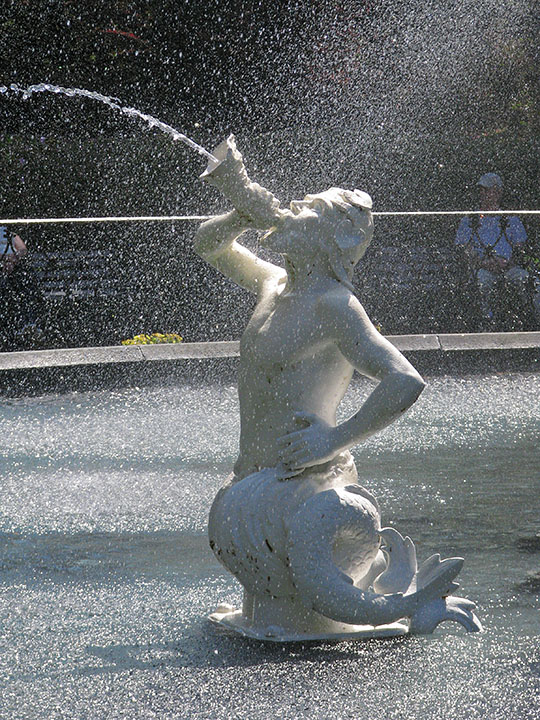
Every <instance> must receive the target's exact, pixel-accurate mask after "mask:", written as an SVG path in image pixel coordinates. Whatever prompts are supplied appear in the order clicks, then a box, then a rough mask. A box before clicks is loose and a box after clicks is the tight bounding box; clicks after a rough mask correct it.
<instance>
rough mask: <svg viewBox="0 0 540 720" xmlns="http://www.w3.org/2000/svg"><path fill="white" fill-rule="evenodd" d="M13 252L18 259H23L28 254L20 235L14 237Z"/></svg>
mask: <svg viewBox="0 0 540 720" xmlns="http://www.w3.org/2000/svg"><path fill="white" fill-rule="evenodd" d="M13 250H14V251H15V255H16V256H17V258H18V259H21V258H23V257H24V256H25V255H26V253H27V252H28V250H27V249H26V245H25V243H24V240H22V239H21V238H20V237H19V235H14V236H13Z"/></svg>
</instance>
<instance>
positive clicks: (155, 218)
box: [0, 210, 540, 225]
mask: <svg viewBox="0 0 540 720" xmlns="http://www.w3.org/2000/svg"><path fill="white" fill-rule="evenodd" d="M373 215H375V216H378V217H381V216H387V217H388V216H392V215H395V216H408V215H411V216H414V215H540V210H403V211H401V210H398V211H395V210H393V211H386V212H385V211H380V212H374V213H373ZM212 217H216V216H215V215H125V216H119V217H115V216H105V217H63V218H5V219H0V225H37V224H44V225H46V224H53V223H98V222H175V221H177V220H178V221H186V220H193V221H197V222H201V221H202V220H209V219H210V218H212Z"/></svg>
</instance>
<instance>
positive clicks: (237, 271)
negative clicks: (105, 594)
mask: <svg viewBox="0 0 540 720" xmlns="http://www.w3.org/2000/svg"><path fill="white" fill-rule="evenodd" d="M249 227H250V223H249V221H248V220H246V218H245V217H243V216H241V215H240V214H239V213H238V212H237V211H236V210H232V211H231V212H229V213H226V214H225V215H218V216H217V217H214V218H211V219H210V220H207V221H206V222H204V223H202V225H201V226H200V227H199V229H198V230H197V234H196V235H195V241H194V249H195V252H196V253H197V254H198V255H200V256H201V257H202V258H203V259H204V260H206V261H207V262H208V263H209V264H210V265H213V266H214V267H215V268H216V269H217V270H219V271H220V272H222V273H223V274H224V275H226V276H227V277H228V278H230V279H231V280H233V281H234V282H235V283H237V284H238V285H241V286H242V287H244V288H246V290H249V291H251V292H253V293H256V294H257V293H258V292H259V291H260V289H261V288H262V287H263V285H264V284H265V283H266V282H268V281H270V280H274V281H279V280H280V279H283V278H284V277H285V275H286V273H285V270H284V269H283V268H281V267H279V265H273V264H272V263H269V262H266V261H265V260H261V258H259V257H258V256H257V255H255V254H254V253H252V252H251V251H250V250H248V249H247V248H246V247H244V246H243V245H241V244H240V243H238V242H236V239H237V238H238V237H239V236H240V235H241V234H242V233H243V232H245V231H246V230H247V229H249Z"/></svg>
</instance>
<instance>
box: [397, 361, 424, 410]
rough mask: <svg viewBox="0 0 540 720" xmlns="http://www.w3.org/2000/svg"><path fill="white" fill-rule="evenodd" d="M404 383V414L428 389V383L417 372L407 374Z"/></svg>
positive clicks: (403, 379) (403, 377)
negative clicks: (426, 388)
mask: <svg viewBox="0 0 540 720" xmlns="http://www.w3.org/2000/svg"><path fill="white" fill-rule="evenodd" d="M402 383H403V406H402V412H405V410H407V408H409V407H410V406H411V405H412V404H413V403H414V402H416V401H417V400H418V398H419V396H420V394H421V393H422V392H423V390H424V388H425V387H426V382H425V381H424V379H423V378H422V377H421V375H419V374H418V373H417V372H416V370H413V371H412V372H410V373H405V374H404V375H403V376H402Z"/></svg>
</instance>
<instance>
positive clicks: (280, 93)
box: [0, 0, 540, 350]
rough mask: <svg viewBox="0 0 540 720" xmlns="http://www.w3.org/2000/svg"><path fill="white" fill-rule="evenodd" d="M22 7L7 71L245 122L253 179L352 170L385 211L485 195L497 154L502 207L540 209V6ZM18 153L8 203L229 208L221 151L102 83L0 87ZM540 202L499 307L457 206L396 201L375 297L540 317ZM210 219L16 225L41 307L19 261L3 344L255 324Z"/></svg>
mask: <svg viewBox="0 0 540 720" xmlns="http://www.w3.org/2000/svg"><path fill="white" fill-rule="evenodd" d="M2 8H3V9H2V10H1V11H0V38H1V42H2V48H3V51H2V53H1V57H0V85H4V86H8V87H9V85H10V84H11V83H16V84H17V85H18V86H21V87H27V86H29V85H32V84H35V83H40V82H48V83H52V84H57V85H60V86H63V87H80V88H85V89H88V90H94V91H98V92H100V93H103V94H105V95H111V96H113V97H115V98H118V99H119V100H120V102H121V103H122V104H123V105H128V106H132V107H135V108H137V109H138V110H141V111H143V112H145V113H149V114H151V115H154V116H156V117H157V118H159V119H160V120H162V121H164V122H167V123H169V124H170V125H172V126H173V127H175V128H176V129H178V130H179V131H181V132H183V133H185V134H187V135H188V136H190V137H191V138H193V139H194V140H195V141H197V142H199V143H201V144H202V145H203V146H204V147H206V148H207V149H208V150H211V149H212V148H213V147H214V146H215V145H216V144H217V143H218V142H220V141H221V140H222V139H223V138H224V137H225V136H227V135H228V134H229V133H231V132H234V134H235V135H236V137H237V141H238V144H239V146H240V148H241V149H242V152H243V154H244V157H245V161H246V166H247V169H248V172H249V173H250V175H251V177H252V178H253V179H255V180H257V181H258V182H260V183H261V184H263V185H266V186H267V187H268V188H269V189H271V190H272V191H273V192H274V193H275V194H276V195H277V196H278V197H279V198H280V199H281V200H282V201H283V202H286V203H288V202H289V201H290V200H291V199H292V198H298V197H302V196H303V195H304V194H305V193H306V192H314V191H320V190H322V189H325V188H327V187H330V186H332V185H338V186H341V187H351V188H352V187H358V188H361V189H363V190H365V191H367V192H369V193H370V194H371V195H372V197H373V200H374V210H376V211H390V210H393V211H399V210H401V211H409V210H410V211H413V210H476V209H478V193H477V190H478V188H477V186H476V183H477V181H478V178H479V177H480V176H481V175H483V174H484V173H486V172H496V173H498V174H499V175H500V176H501V178H502V179H503V183H504V188H503V197H502V201H501V202H502V208H503V209H505V210H512V209H537V208H538V207H539V194H540V183H539V175H538V166H539V163H538V149H539V145H540V143H539V129H540V83H539V82H538V70H537V68H538V66H539V61H540V58H539V42H538V39H539V38H538V22H537V17H536V15H535V12H534V8H533V4H532V3H528V2H522V1H519V2H518V1H514V0H479V1H478V0H477V1H475V2H472V0H461V1H456V2H448V0H445V1H444V2H443V0H428V1H427V2H426V1H425V0H422V1H421V0H412V2H409V3H407V4H396V3H394V2H391V1H390V0H356V1H354V2H353V1H352V0H345V1H344V2H339V1H338V0H311V1H310V2H307V0H306V1H305V2H293V1H292V0H285V1H284V2H283V3H280V4H279V5H277V4H276V3H270V2H266V1H265V0H230V2H228V3H227V4H226V7H225V6H224V4H223V3H222V2H219V1H218V0H206V1H205V2H204V3H203V2H187V1H186V2H178V1H177V0H176V1H174V2H173V1H172V0H170V1H169V0H160V1H157V0H156V1H153V0H150V1H145V2H142V1H137V0H136V1H128V0H124V1H119V0H108V1H107V2H104V1H103V0H95V1H94V2H93V3H91V4H88V3H83V2H77V1H76V0H55V1H54V2H52V1H51V0H5V1H4V3H3V4H2ZM0 160H1V176H2V202H1V210H0V216H1V218H24V217H26V218H28V217H63V216H70V217H74V216H83V217H93V216H106V215H114V216H124V215H190V214H195V215H206V214H213V213H216V212H219V211H221V210H224V209H225V208H226V207H227V205H226V203H225V202H224V201H223V200H222V199H221V198H220V197H219V195H218V193H217V191H215V190H213V189H212V188H206V187H203V186H202V184H201V183H200V182H199V181H198V179H197V178H198V175H199V174H200V173H201V172H202V171H203V170H204V167H205V163H204V160H203V158H202V157H201V156H200V155H197V154H196V153H195V152H194V151H192V150H191V149H189V148H187V147H185V146H183V145H180V144H179V143H175V142H172V141H171V138H170V137H169V136H167V135H164V134H163V133H160V132H159V131H157V130H150V129H148V128H147V126H146V125H145V124H144V123H143V122H142V121H138V120H134V119H131V118H128V117H126V116H123V115H121V114H120V113H115V112H113V111H112V110H111V109H110V108H108V107H106V106H105V105H102V104H100V103H97V102H95V101H92V100H87V99H83V98H67V97H62V96H58V95H52V94H47V93H40V94H36V95H33V96H32V97H31V98H29V99H27V100H24V99H22V97H21V96H20V95H17V94H15V93H12V92H4V93H2V94H0ZM536 217H537V216H523V217H522V218H521V219H522V221H523V224H524V227H525V231H526V235H527V247H526V252H525V255H526V257H525V258H521V259H520V262H521V263H522V265H523V266H524V267H525V266H526V268H527V272H528V274H529V281H528V283H529V287H528V289H527V292H526V294H525V295H524V296H523V295H520V296H519V297H517V296H516V294H515V293H514V292H513V289H512V288H511V287H506V286H505V284H504V282H501V287H500V292H498V301H497V306H496V307H494V312H493V316H492V317H491V318H490V319H489V323H486V318H485V316H484V315H483V314H482V308H481V303H480V299H479V296H478V288H477V284H476V283H475V279H474V277H472V275H471V271H470V267H469V266H468V264H467V259H466V258H465V256H464V255H463V253H462V252H460V251H459V249H458V248H456V246H455V237H456V230H457V226H458V223H459V219H460V218H459V217H456V216H437V217H434V218H426V217H380V218H377V221H376V233H375V239H374V242H373V244H372V247H371V248H370V250H369V251H368V254H367V255H366V258H365V261H364V262H363V263H362V264H361V265H360V266H359V268H358V271H357V275H356V277H355V285H356V287H357V291H358V295H359V297H360V299H361V301H362V302H363V303H364V305H365V307H366V309H367V311H368V313H369V314H370V316H371V317H372V319H373V320H374V321H375V322H376V323H377V325H378V326H380V328H381V330H382V332H384V333H387V334H392V333H414V332H462V331H475V330H486V329H500V330H521V329H540V326H539V325H538V322H537V318H536V317H535V315H534V312H533V310H532V303H531V302H530V300H531V298H532V297H533V294H534V291H535V286H534V283H535V282H536V281H535V277H537V274H538V268H539V266H540V260H539V258H540V251H539V241H540V232H539V229H540V220H537V219H536ZM195 229H196V223H194V222H191V221H178V222H174V223H173V222H167V223H125V224H124V223H122V224H120V223H114V224H112V223H107V224H106V223H94V224H91V225H61V224H55V225H42V224H38V225H28V226H26V225H23V224H21V225H15V226H9V230H13V231H14V232H16V233H17V234H18V235H19V236H20V237H21V238H22V239H23V241H24V243H25V244H26V247H27V249H28V254H27V256H26V257H25V258H24V260H23V261H22V262H21V263H20V266H19V268H17V271H18V275H19V276H20V277H21V278H22V276H23V275H24V276H25V277H24V278H22V280H21V282H22V286H23V290H22V291H21V292H22V293H23V295H22V296H24V297H26V298H31V299H30V300H29V301H28V302H27V303H26V305H27V306H30V305H31V307H32V313H31V314H32V317H31V318H30V322H27V320H28V318H26V317H23V315H24V313H25V311H26V310H27V309H28V308H26V310H25V307H24V305H25V303H24V302H21V301H20V298H19V300H14V299H13V297H14V295H13V289H12V288H11V289H10V288H9V287H7V285H6V281H5V279H4V281H3V285H2V286H1V287H2V306H3V321H2V316H1V315H0V349H2V350H8V349H30V348H34V347H66V346H77V345H107V344H117V343H119V342H120V341H121V340H122V339H125V338H128V337H132V336H133V335H135V334H138V333H142V332H145V333H151V332H157V331H159V332H171V333H172V332H175V333H179V334H180V335H182V336H183V337H184V340H186V341H188V340H215V339H232V338H237V337H238V336H239V334H240V332H241V329H242V327H243V325H244V324H245V322H246V319H247V317H248V315H249V311H250V310H251V308H252V303H253V301H252V299H251V298H250V297H248V296H247V294H246V293H244V292H243V291H242V290H240V289H238V288H235V287H234V286H232V285H231V284H230V283H229V282H228V281H226V280H225V279H224V278H222V277H220V276H219V275H218V274H217V273H215V272H214V271H213V270H212V269H210V268H208V267H207V266H206V265H204V264H203V263H202V262H201V261H199V260H198V258H197V257H196V256H195V255H194V254H193V253H192V252H191V239H192V237H193V234H194V232H195ZM10 282H11V281H10ZM25 283H26V285H25ZM12 284H13V283H12ZM21 292H19V295H21ZM22 296H21V297H22ZM21 308H22V309H21ZM27 326H29V327H27Z"/></svg>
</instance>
